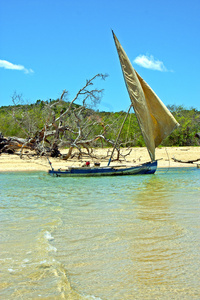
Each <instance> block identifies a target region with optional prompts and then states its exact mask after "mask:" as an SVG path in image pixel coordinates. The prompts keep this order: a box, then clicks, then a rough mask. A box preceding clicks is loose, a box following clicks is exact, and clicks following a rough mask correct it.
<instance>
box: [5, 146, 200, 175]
mask: <svg viewBox="0 0 200 300" xmlns="http://www.w3.org/2000/svg"><path fill="white" fill-rule="evenodd" d="M107 151H108V149H95V150H94V153H96V154H98V155H101V156H106V154H107ZM61 153H62V154H64V153H66V150H63V151H61ZM125 153H126V151H125V152H124V154H125ZM173 157H175V158H176V159H178V160H182V161H188V160H196V159H200V147H166V148H164V147H163V148H157V149H156V159H158V168H169V167H171V168H172V167H196V166H197V165H199V166H200V160H199V161H198V162H196V163H194V164H189V163H177V162H174V161H173ZM86 160H89V159H87V158H85V159H82V160H78V159H73V160H72V159H70V160H68V161H64V160H62V159H59V158H56V159H55V158H50V161H51V163H52V165H53V167H54V169H57V168H62V169H64V168H66V167H68V166H81V165H82V164H83V162H84V161H86ZM126 160H127V161H126V162H125V161H122V162H121V164H123V165H124V164H125V163H126V164H128V165H134V164H140V163H143V162H147V161H149V160H150V159H149V155H148V152H147V149H146V148H143V147H141V148H132V152H131V154H130V156H129V157H126ZM99 161H100V160H99ZM90 162H91V165H92V164H93V162H92V160H91V159H90ZM112 164H114V165H116V162H113V163H111V165H112ZM117 164H119V165H120V163H117ZM103 165H107V159H104V160H101V166H103ZM49 169H50V165H49V163H48V160H47V158H46V157H41V158H36V157H34V156H32V155H31V154H30V155H29V157H27V155H23V158H22V159H21V158H20V157H19V155H15V154H14V155H10V154H4V153H3V154H1V155H0V172H17V171H46V172H47V171H48V170H49Z"/></svg>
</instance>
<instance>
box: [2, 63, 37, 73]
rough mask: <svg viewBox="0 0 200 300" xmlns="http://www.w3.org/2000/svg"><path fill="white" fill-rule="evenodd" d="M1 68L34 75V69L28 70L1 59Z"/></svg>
mask: <svg viewBox="0 0 200 300" xmlns="http://www.w3.org/2000/svg"><path fill="white" fill-rule="evenodd" d="M0 68H4V69H9V70H19V71H23V72H24V73H26V74H28V73H33V70H32V69H26V68H25V67H24V66H22V65H15V64H12V63H11V62H9V61H7V60H1V59H0Z"/></svg>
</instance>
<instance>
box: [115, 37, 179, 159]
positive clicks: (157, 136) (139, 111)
mask: <svg viewBox="0 0 200 300" xmlns="http://www.w3.org/2000/svg"><path fill="white" fill-rule="evenodd" d="M113 37H114V40H115V45H116V48H117V52H118V55H119V60H120V64H121V68H122V72H123V75H124V80H125V83H126V87H127V90H128V93H129V97H130V99H131V103H132V106H133V108H134V111H135V114H136V117H137V120H138V123H139V125H140V129H141V132H142V135H143V138H144V142H145V144H146V147H147V149H148V151H149V155H150V158H151V160H152V161H153V160H155V148H156V147H157V146H158V145H159V144H160V143H161V142H162V140H163V139H164V138H166V137H167V136H168V135H169V134H170V133H171V132H172V131H173V130H174V129H175V128H176V127H177V126H179V124H178V122H177V121H176V120H175V118H174V117H173V115H172V114H171V113H170V111H169V110H168V109H167V107H166V106H165V105H164V104H163V103H162V101H161V100H160V99H159V98H158V96H157V95H156V94H155V93H154V91H153V90H152V89H151V88H150V86H149V85H148V84H147V83H146V82H145V81H144V80H143V79H142V78H141V77H140V75H139V74H138V73H137V72H136V71H135V70H134V68H133V66H132V64H131V62H130V61H129V59H128V57H127V55H126V53H125V51H124V49H123V48H122V46H121V45H120V43H119V41H118V39H117V37H116V36H115V34H114V32H113Z"/></svg>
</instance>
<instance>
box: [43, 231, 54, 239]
mask: <svg viewBox="0 0 200 300" xmlns="http://www.w3.org/2000/svg"><path fill="white" fill-rule="evenodd" d="M44 237H45V239H47V241H53V240H54V237H53V236H52V235H51V233H50V232H49V231H46V232H45V233H44Z"/></svg>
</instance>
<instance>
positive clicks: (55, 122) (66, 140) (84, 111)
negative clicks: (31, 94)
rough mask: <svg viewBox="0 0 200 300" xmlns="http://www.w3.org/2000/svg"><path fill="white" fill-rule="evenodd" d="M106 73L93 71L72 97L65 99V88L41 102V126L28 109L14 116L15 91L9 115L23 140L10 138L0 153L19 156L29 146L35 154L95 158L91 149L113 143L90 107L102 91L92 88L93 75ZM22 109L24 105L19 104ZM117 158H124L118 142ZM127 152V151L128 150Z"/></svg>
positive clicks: (17, 98) (18, 97)
mask: <svg viewBox="0 0 200 300" xmlns="http://www.w3.org/2000/svg"><path fill="white" fill-rule="evenodd" d="M105 77H106V75H103V74H97V75H95V76H94V77H93V78H91V79H90V80H87V81H86V84H85V85H84V87H83V88H81V89H80V90H79V91H78V93H77V94H76V95H75V97H74V98H73V99H72V100H71V101H70V102H66V101H65V99H66V96H67V91H66V90H64V91H63V92H62V94H61V96H60V98H59V99H58V100H57V101H50V102H48V103H47V102H46V103H45V102H43V103H42V105H43V111H42V112H43V116H45V117H44V125H43V127H42V129H38V128H37V124H36V122H34V118H31V116H30V113H29V110H28V108H27V110H25V111H23V114H21V115H20V118H19V117H18V113H17V109H19V108H18V106H17V104H18V102H19V101H20V100H21V96H17V95H16V94H15V95H14V97H13V103H14V104H15V106H14V107H13V110H12V116H13V119H14V120H15V122H16V123H17V124H18V126H19V127H20V128H21V130H22V132H23V134H24V135H25V136H26V138H24V139H19V138H16V137H15V138H10V139H7V140H6V141H4V144H2V147H1V150H0V151H2V152H4V151H6V149H7V150H8V149H12V150H13V152H14V151H15V150H16V149H19V150H20V157H22V154H23V151H24V149H30V150H32V151H34V152H35V153H36V154H37V155H39V156H41V155H49V156H52V157H62V158H63V159H66V160H67V159H69V158H70V157H74V156H75V155H76V156H77V157H78V158H79V159H81V158H82V157H83V156H85V155H87V156H88V157H90V158H94V159H95V158H96V157H95V155H94V152H93V148H94V147H95V146H96V145H98V143H99V144H100V142H101V144H105V145H107V146H109V147H113V146H114V144H115V142H114V141H113V140H111V139H109V138H108V133H109V130H110V128H111V127H110V126H111V125H108V124H104V122H103V121H102V119H101V118H100V117H99V116H98V115H97V114H96V113H95V111H94V110H93V109H92V108H93V107H94V106H95V105H96V104H98V103H99V102H100V99H101V96H102V91H103V90H99V89H96V88H93V85H94V81H95V79H97V78H101V79H105ZM23 110H24V106H23ZM63 147H66V148H67V149H68V152H67V154H65V155H61V152H60V149H61V148H63ZM116 151H117V158H116V159H117V160H119V159H120V157H121V158H122V159H125V157H126V155H122V153H121V151H120V143H118V145H117V146H116ZM128 152H129V150H128Z"/></svg>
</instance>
